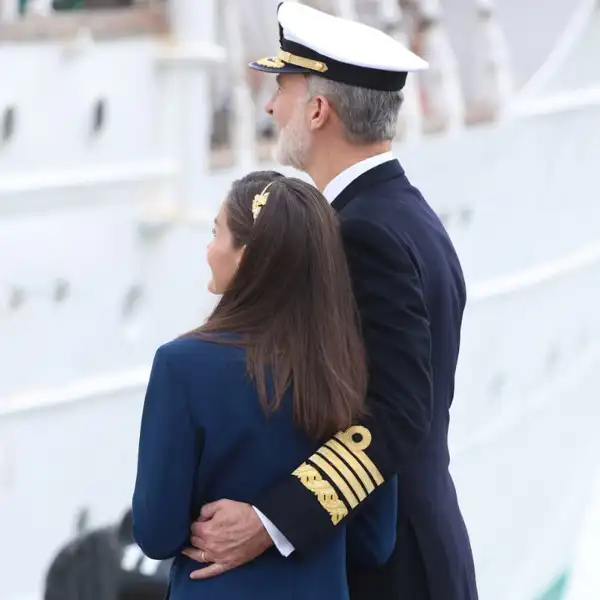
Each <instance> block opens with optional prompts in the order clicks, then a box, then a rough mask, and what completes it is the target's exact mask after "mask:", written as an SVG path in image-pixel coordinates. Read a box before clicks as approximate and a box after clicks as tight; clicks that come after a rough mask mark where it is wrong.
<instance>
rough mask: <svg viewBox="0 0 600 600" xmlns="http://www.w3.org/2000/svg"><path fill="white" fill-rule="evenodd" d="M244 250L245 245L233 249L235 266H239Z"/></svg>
mask: <svg viewBox="0 0 600 600" xmlns="http://www.w3.org/2000/svg"><path fill="white" fill-rule="evenodd" d="M245 250H246V246H242V247H241V248H239V249H237V250H236V251H235V264H236V266H237V267H239V266H240V263H241V262H242V257H243V256H244V251H245Z"/></svg>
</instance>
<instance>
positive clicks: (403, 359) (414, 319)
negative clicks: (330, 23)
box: [255, 160, 477, 600]
mask: <svg viewBox="0 0 600 600" xmlns="http://www.w3.org/2000/svg"><path fill="white" fill-rule="evenodd" d="M333 207H334V209H335V210H336V211H337V212H338V214H339V218H340V220H341V228H342V235H343V239H344V244H345V249H346V254H347V258H348V264H349V267H350V271H351V275H352V278H353V285H354V291H355V294H356V299H357V303H358V308H359V311H360V315H361V321H362V329H363V335H364V338H365V343H366V348H367V354H368V358H369V370H370V383H369V390H368V405H369V408H370V413H371V416H370V417H369V418H368V419H365V421H364V422H363V423H362V425H363V427H364V428H365V429H366V430H368V432H369V438H370V440H371V443H370V444H369V446H368V448H366V449H363V448H358V449H357V452H356V453H355V454H356V456H355V458H357V459H359V462H360V464H358V462H357V461H356V460H355V461H354V462H353V465H354V466H353V470H354V471H355V475H357V476H358V475H360V474H361V471H364V470H365V468H366V467H368V469H369V471H370V472H375V474H376V475H377V481H378V482H379V483H382V482H383V481H385V480H387V479H389V478H390V477H391V476H393V475H394V474H399V479H398V484H399V486H398V487H399V496H398V520H397V544H396V548H395V550H394V554H393V556H392V557H391V559H390V560H389V561H388V562H387V564H386V565H385V566H384V567H383V568H377V569H373V568H352V569H350V576H349V582H350V592H351V597H352V598H353V599H355V600H370V599H371V598H372V597H376V598H377V599H378V600H387V599H388V598H389V600H397V599H398V598H402V599H403V600H475V599H476V598H477V589H476V583H475V573H474V566H473V557H472V553H471V547H470V542H469V537H468V534H467V531H466V528H465V524H464V521H463V518H462V515H461V512H460V508H459V505H458V501H457V496H456V492H455V489H454V484H453V482H452V478H451V477H450V473H449V470H448V467H449V452H448V424H449V409H450V405H451V404H452V399H453V395H454V377H455V370H456V364H457V359H458V353H459V345H460V330H461V322H462V316H463V310H464V307H465V303H466V291H465V282H464V279H463V273H462V270H461V266H460V262H459V259H458V257H457V255H456V253H455V250H454V248H453V245H452V243H451V241H450V239H449V237H448V235H447V233H446V231H445V229H444V227H443V225H442V223H441V222H440V220H439V219H438V217H437V216H436V214H435V213H434V211H433V210H432V209H431V208H430V206H429V205H428V204H427V202H426V201H425V200H424V198H423V196H422V195H421V194H420V192H419V191H418V190H417V189H416V188H415V187H414V186H412V185H411V183H410V182H409V181H408V179H407V177H406V175H405V173H404V170H403V169H402V167H401V165H400V163H399V162H398V161H396V160H392V161H389V162H386V163H384V164H382V165H379V166H377V167H375V168H373V169H371V170H370V171H367V172H366V173H364V174H363V175H361V176H360V177H358V178H357V179H356V180H355V181H353V182H352V183H351V184H350V185H349V186H348V187H347V188H346V189H345V190H343V191H342V193H341V194H340V195H339V196H338V197H337V198H336V199H335V201H334V202H333ZM308 460H309V461H310V460H311V459H310V458H309V459H308ZM356 465H358V466H356ZM331 483H332V485H334V484H335V482H333V481H332V482H331ZM341 500H343V501H344V502H345V504H346V508H347V512H346V515H345V517H344V519H342V520H341V521H340V522H338V524H337V525H336V524H334V523H333V522H332V520H331V519H330V516H331V515H330V514H329V511H328V509H327V507H325V506H324V505H323V504H322V503H321V502H319V498H318V497H316V496H315V495H314V494H313V493H311V490H310V489H308V488H307V486H305V485H303V482H302V481H301V480H299V478H298V477H296V476H295V475H294V473H293V472H292V473H291V474H290V475H289V476H288V477H285V478H283V479H282V480H281V481H280V482H279V483H278V484H277V485H275V486H272V487H270V488H269V489H268V490H267V491H266V492H265V493H264V494H262V495H261V497H260V498H259V499H258V501H257V503H256V504H255V505H256V506H257V507H258V508H259V509H260V510H261V511H262V512H263V513H264V514H265V515H266V516H267V517H268V518H269V519H270V520H271V521H272V522H273V523H274V524H275V525H276V526H277V527H278V528H279V530H280V531H281V532H282V533H283V534H284V535H285V536H286V537H287V538H288V539H289V540H290V542H291V543H292V544H293V545H294V547H295V548H296V551H297V552H298V553H300V554H302V553H307V554H309V553H310V551H311V550H312V548H314V547H319V546H320V544H326V543H328V540H330V539H331V535H332V534H333V532H334V531H335V529H336V527H339V525H340V524H341V523H343V522H345V521H346V520H348V521H349V522H352V518H353V515H354V514H355V512H356V510H357V509H358V508H359V507H360V504H359V505H358V507H357V506H355V505H352V504H351V503H349V502H347V498H345V497H344V495H343V494H342V495H341ZM283 506H285V509H283V508H282V507H283ZM298 515H303V519H302V520H301V523H298V521H297V516H298Z"/></svg>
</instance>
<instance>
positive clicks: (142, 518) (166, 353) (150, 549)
mask: <svg viewBox="0 0 600 600" xmlns="http://www.w3.org/2000/svg"><path fill="white" fill-rule="evenodd" d="M245 358H246V356H245V350H244V349H243V348H240V347H237V346H232V345H227V344H221V343H215V342H209V341H204V340H200V339H199V338H197V337H182V338H179V339H177V340H174V341H172V342H169V343H168V344H165V345H164V346H162V347H161V348H159V350H158V351H157V353H156V356H155V359H154V363H153V366H152V373H151V376H150V381H149V384H148V389H147V392H146V398H145V402H144V410H143V415H142V424H141V432H140V441H139V456H138V471H137V478H136V484H135V491H134V496H133V532H134V538H135V540H136V542H137V543H138V544H139V546H140V548H141V549H142V551H143V552H144V553H145V554H146V555H147V556H149V557H150V558H155V559H166V558H170V557H175V560H174V562H173V566H172V570H171V577H170V598H171V599H172V600H188V599H189V600H192V599H194V600H196V599H197V598H202V599H203V600H210V599H215V600H217V599H218V600H229V599H231V600H239V599H240V598H249V599H252V598H256V599H257V600H271V599H272V600H276V599H277V600H281V599H282V598H297V599H306V600H309V599H310V600H321V599H322V600H331V599H334V600H338V599H339V600H343V599H345V598H348V584H347V573H346V561H347V559H348V561H349V564H351V565H352V564H355V565H358V564H363V565H368V564H371V565H374V564H381V563H383V562H385V561H386V560H387V559H388V557H389V556H390V554H391V552H392V551H393V548H394V543H395V528H394V523H395V520H396V503H397V487H396V481H395V480H392V481H391V482H390V483H389V485H387V486H384V487H383V488H381V489H380V491H378V494H374V495H373V496H372V498H373V502H372V503H371V504H365V505H364V510H362V511H360V513H359V515H358V518H357V519H356V521H355V522H353V523H352V524H350V526H349V527H346V525H345V524H342V525H341V526H340V527H338V528H336V531H335V533H334V535H332V536H330V537H329V539H328V540H327V542H326V543H324V544H322V545H320V546H319V547H318V548H315V549H314V551H313V552H310V553H307V554H305V555H300V554H295V555H292V556H291V557H289V558H287V559H286V558H283V557H282V556H281V555H280V554H279V553H278V552H277V550H275V549H271V550H269V551H267V552H266V553H265V554H264V555H262V556H260V557H259V558H257V559H255V560H254V561H252V562H250V563H249V564H247V565H244V566H242V567H239V568H237V569H234V570H232V571H230V572H227V573H225V574H224V575H221V576H219V577H216V578H213V579H208V580H206V581H192V580H191V579H190V578H189V575H190V573H191V571H193V570H194V569H197V568H199V567H200V565H199V564H198V563H195V562H194V561H192V560H190V559H188V558H187V557H185V556H183V555H182V554H181V550H182V549H183V548H185V547H186V546H189V535H190V524H191V523H192V521H194V520H195V519H196V518H197V515H198V514H199V511H200V508H201V506H202V505H203V504H205V503H207V502H211V501H214V500H218V499H221V498H228V499H232V500H238V501H242V502H248V503H254V501H255V500H256V498H257V497H258V496H259V495H260V494H261V493H262V492H263V491H264V490H265V489H266V488H267V487H268V486H269V485H272V484H273V483H274V482H276V481H277V480H278V479H280V478H281V477H283V476H284V475H285V474H286V473H288V472H290V471H291V470H292V469H294V468H295V467H297V466H298V465H299V464H300V463H302V461H303V459H304V458H306V457H307V456H309V455H310V454H311V453H312V452H314V451H315V450H316V448H317V447H318V445H319V444H318V443H317V442H315V441H314V440H311V439H310V438H309V437H308V436H307V435H306V434H305V433H304V432H302V431H300V430H299V429H298V428H297V427H295V426H294V424H293V419H292V402H291V393H290V391H289V390H288V393H287V395H286V396H285V398H284V401H283V403H282V405H281V408H280V409H279V410H278V411H277V412H275V413H274V414H272V415H270V416H269V417H268V418H266V417H265V416H264V414H263V411H262V410H261V408H260V404H259V399H258V395H257V392H256V389H255V387H254V385H253V384H252V383H251V382H250V381H249V380H248V378H247V375H246V367H245ZM307 471H308V476H309V477H310V478H312V483H313V484H314V480H315V478H320V475H319V474H315V473H314V472H311V470H310V466H309V465H305V469H304V471H303V472H304V473H306V472H307ZM296 518H298V519H299V520H302V516H301V515H300V516H298V515H296ZM346 550H348V552H346Z"/></svg>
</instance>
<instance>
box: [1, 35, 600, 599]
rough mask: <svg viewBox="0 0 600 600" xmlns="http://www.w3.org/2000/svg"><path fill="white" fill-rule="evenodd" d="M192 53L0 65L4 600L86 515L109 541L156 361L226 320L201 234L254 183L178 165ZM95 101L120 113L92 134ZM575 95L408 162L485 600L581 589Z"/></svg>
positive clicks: (580, 214)
mask: <svg viewBox="0 0 600 600" xmlns="http://www.w3.org/2000/svg"><path fill="white" fill-rule="evenodd" d="M188 59H189V60H188V63H187V64H188V67H186V68H187V69H191V70H192V72H193V75H190V73H189V72H187V73H186V71H185V69H183V70H179V69H178V68H176V67H174V66H173V65H174V64H176V63H177V61H174V62H173V61H172V62H169V61H167V63H168V64H167V66H166V67H165V66H164V65H163V63H164V62H165V61H164V53H162V50H161V47H160V46H159V45H158V44H157V43H156V41H155V40H153V39H152V38H148V39H140V40H137V41H135V42H132V41H131V40H125V41H120V42H110V43H106V44H105V45H103V46H101V47H100V48H96V49H95V50H93V51H90V52H84V53H82V54H81V55H77V56H75V57H74V58H73V57H70V56H66V55H65V53H64V48H62V47H58V46H53V47H46V46H33V45H23V46H18V45H15V46H9V47H4V48H1V49H0V72H1V73H2V78H3V85H2V86H1V87H0V110H1V109H2V107H3V106H6V105H14V106H15V107H16V108H17V120H16V123H17V124H18V127H16V129H15V131H16V133H15V136H14V140H12V141H11V143H10V144H7V145H6V147H2V146H0V214H1V215H2V219H1V220H0V240H1V247H2V256H3V260H2V261H1V263H0V290H2V294H3V298H4V304H3V305H2V306H0V324H1V325H0V327H1V339H2V344H0V365H2V367H1V369H2V376H1V378H0V532H1V539H2V544H0V580H1V581H2V588H3V590H2V597H3V598H6V599H7V600H40V598H41V597H42V593H43V585H44V582H43V579H44V576H45V573H46V570H47V568H48V566H49V564H50V562H51V560H52V559H53V557H54V556H55V554H56V552H57V550H58V549H59V548H60V547H61V546H62V545H63V544H64V543H65V542H67V541H68V540H69V539H70V538H71V537H72V536H73V535H74V527H75V523H74V521H75V519H76V517H77V515H78V514H79V512H80V511H81V510H82V509H88V510H89V512H90V514H91V518H92V522H91V525H92V526H98V525H103V524H108V523H113V522H115V521H116V520H117V519H118V518H119V517H120V516H121V515H122V513H123V511H124V510H125V509H126V508H127V507H128V506H129V503H130V499H131V493H132V486H133V477H134V471H135V461H136V449H137V432H138V425H139V418H140V408H141V402H142V399H143V393H144V389H145V384H146V381H147V375H148V371H149V364H150V360H151V358H152V355H153V352H154V349H155V348H156V347H157V346H158V345H159V344H160V343H162V342H164V341H165V340H167V339H169V338H170V337H172V336H175V335H177V334H179V333H181V332H182V331H185V330H186V329H188V328H190V327H192V326H194V325H196V324H197V323H199V322H200V321H201V320H202V318H203V317H204V316H205V315H206V312H207V311H208V310H209V308H210V307H211V306H212V303H213V302H214V300H213V298H212V297H210V296H209V295H208V293H207V292H206V281H207V280H208V272H207V268H206V266H205V263H204V247H205V244H206V243H207V241H208V239H209V235H210V226H211V221H212V218H213V216H214V214H215V212H216V210H217V207H218V205H219V203H220V202H221V200H222V199H223V198H224V196H225V194H226V192H227V189H228V185H229V183H230V182H231V180H232V179H233V178H234V177H236V176H238V175H240V174H243V173H244V172H246V171H247V170H248V169H249V168H258V165H257V163H252V164H247V165H245V166H238V167H232V168H229V169H222V170H220V171H218V172H210V171H209V170H208V168H207V166H206V165H207V158H206V157H207V154H206V149H205V148H204V146H205V145H203V144H200V143H198V146H197V148H196V147H189V148H187V151H188V154H189V152H192V151H193V152H194V153H195V155H196V156H197V157H198V169H197V170H196V171H195V172H190V170H189V168H188V169H185V167H186V163H185V160H186V158H185V157H186V156H188V154H186V152H183V153H182V151H181V146H180V145H179V142H181V140H187V142H186V143H189V144H193V143H194V142H193V140H194V139H195V138H194V136H192V135H188V134H189V132H190V131H192V133H194V134H195V135H197V136H202V137H201V139H202V140H205V139H206V138H207V130H206V123H205V119H204V117H203V113H202V109H201V108H199V109H198V112H199V114H198V116H197V117H194V116H193V113H191V112H190V111H189V110H188V111H187V112H186V111H183V112H184V117H181V114H180V111H179V110H178V109H182V106H183V108H185V102H189V103H190V106H192V105H195V106H196V107H201V106H202V103H201V101H202V98H203V97H204V98H206V96H205V89H206V81H205V79H204V77H205V75H204V71H203V70H201V69H199V68H198V67H197V66H194V59H193V57H192V58H191V59H190V58H189V57H188ZM186 60H187V59H186ZM65 61H67V62H65ZM69 61H71V62H69ZM157 63H158V64H160V65H163V66H158V67H157ZM115 64H118V69H115V68H114V66H115ZM190 64H191V65H192V66H191V67H190V66H189V65H190ZM57 73H60V76H61V81H62V83H61V85H62V86H63V88H62V89H60V90H58V89H57V87H56V80H57ZM84 73H87V74H88V75H86V76H84V75H83V74H84ZM90 73H93V74H94V76H93V77H90V76H89V74H90ZM178 86H181V87H178ZM67 90H68V91H67ZM125 90H126V91H127V93H125ZM100 97H101V98H105V99H106V101H107V104H106V109H107V116H108V118H107V123H106V127H105V130H103V131H102V132H101V134H100V135H98V136H94V135H93V134H92V133H90V128H89V125H90V120H89V119H90V114H91V113H90V110H91V107H93V103H94V101H95V100H96V99H97V98H100ZM582 97H583V101H582V102H581V103H580V105H577V103H574V102H572V101H567V102H566V105H565V107H563V108H562V109H561V108H560V106H559V105H558V104H560V102H559V103H558V104H557V105H555V106H553V107H551V110H549V111H548V114H536V113H539V111H540V109H539V107H540V106H541V105H540V104H538V103H534V104H533V105H532V107H531V113H532V114H530V115H526V116H523V115H522V114H521V116H518V115H516V116H515V117H514V119H512V120H507V121H505V122H504V123H502V124H501V125H490V126H483V127H480V128H477V129H471V130H468V131H465V132H464V133H461V134H458V135H457V136H455V137H439V138H428V139H426V140H423V141H421V142H415V143H411V144H400V145H398V146H397V147H396V153H397V155H398V157H399V158H400V160H401V162H402V164H403V166H404V167H405V169H406V171H407V173H408V175H409V178H410V179H411V180H412V181H413V183H415V184H416V185H417V186H418V187H420V188H421V190H422V191H423V193H424V195H425V197H426V198H427V199H428V200H429V202H430V203H431V204H432V205H433V206H434V208H435V209H436V210H437V211H438V212H439V213H440V214H441V215H442V216H443V217H444V220H445V221H446V224H447V227H448V230H449V232H450V234H451V236H452V239H453V240H454V242H455V244H456V247H457V249H458V252H459V255H460V257H461V259H462V262H463V266H464V269H465V274H466V278H467V282H468V289H469V298H470V299H469V303H468V308H467V313H466V316H465V325H464V333H463V342H462V351H461V357H460V362H459V372H458V377H457V387H456V395H455V403H454V407H453V410H452V421H451V445H452V448H451V452H452V466H451V468H452V473H453V475H454V477H455V480H456V486H457V489H458V493H459V497H460V500H461V505H462V508H463V511H464V515H465V519H466V522H467V526H468V528H469V532H470V535H471V539H472V544H473V549H474V553H475V560H476V565H477V576H478V580H479V587H480V597H481V598H482V600H535V599H536V598H537V597H538V596H539V594H541V593H542V592H543V591H544V590H545V589H546V588H548V586H550V585H551V584H552V582H553V580H555V579H556V578H558V577H560V576H561V575H562V574H564V573H566V572H568V571H569V569H570V568H571V566H572V560H573V558H574V555H575V552H576V544H577V540H578V536H579V533H580V532H579V530H580V525H581V523H582V518H583V511H584V510H585V507H586V503H587V502H588V501H589V496H590V493H591V488H592V485H593V477H592V474H593V472H594V471H595V470H597V468H598V456H600V436H598V435H597V431H596V429H597V423H598V422H600V403H598V401H597V400H598V392H597V372H598V369H599V368H600V316H599V314H600V313H598V310H597V307H598V300H599V293H598V290H600V227H599V226H598V224H599V223H600V203H599V202H598V197H599V192H600V184H599V183H598V177H597V168H598V156H600V136H599V135H598V132H600V102H598V97H597V94H596V95H594V94H591V95H587V96H582ZM571 100H572V99H571ZM179 102H182V103H184V104H179ZM536 107H537V108H536ZM132 115H135V118H133V119H132ZM0 116H1V115H0ZM203 148H204V150H203ZM187 166H188V167H189V164H188V165H187ZM267 166H269V165H261V168H267ZM270 166H271V167H275V165H270ZM275 168H276V167H275ZM182 173H183V175H182ZM181 197H185V198H194V201H193V202H188V203H186V204H185V205H183V206H181V205H180V204H179V201H180V199H181ZM160 207H163V208H164V207H167V208H166V213H165V212H161V211H160V210H158V208H160ZM157 210H158V212H157ZM165 214H169V215H171V217H169V218H168V219H167V220H166V221H168V222H167V223H166V224H165V219H164V215H165ZM157 215H158V216H157ZM160 215H162V217H161V216H160ZM177 215H179V216H177ZM153 225H154V226H153ZM581 600H587V599H585V598H582V599H581Z"/></svg>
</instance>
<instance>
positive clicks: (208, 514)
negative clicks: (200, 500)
mask: <svg viewBox="0 0 600 600" xmlns="http://www.w3.org/2000/svg"><path fill="white" fill-rule="evenodd" d="M219 508H220V500H217V501H216V502H209V503H208V504H205V505H204V506H203V507H202V509H201V510H200V520H202V521H208V520H209V519H212V518H213V517H214V516H215V514H216V513H217V512H218V511H219Z"/></svg>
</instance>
